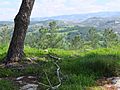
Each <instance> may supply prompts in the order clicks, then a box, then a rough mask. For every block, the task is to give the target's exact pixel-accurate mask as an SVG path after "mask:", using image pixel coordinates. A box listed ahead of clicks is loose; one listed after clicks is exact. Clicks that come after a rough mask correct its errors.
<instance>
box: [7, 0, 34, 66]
mask: <svg viewBox="0 0 120 90" xmlns="http://www.w3.org/2000/svg"><path fill="white" fill-rule="evenodd" d="M34 2H35V0H22V4H21V7H20V10H19V12H18V14H17V15H16V17H15V19H14V22H15V26H14V32H13V37H12V39H11V42H10V46H9V49H8V52H7V56H6V59H5V63H6V64H7V63H9V62H13V61H20V60H21V59H22V58H23V56H24V51H23V50H24V40H25V36H26V32H27V29H28V25H29V23H30V16H31V12H32V9H33V5H34Z"/></svg>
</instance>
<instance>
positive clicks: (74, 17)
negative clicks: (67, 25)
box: [31, 12, 120, 22]
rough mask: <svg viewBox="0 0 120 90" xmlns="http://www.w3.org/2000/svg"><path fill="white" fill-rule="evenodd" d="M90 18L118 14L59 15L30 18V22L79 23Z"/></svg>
mask: <svg viewBox="0 0 120 90" xmlns="http://www.w3.org/2000/svg"><path fill="white" fill-rule="evenodd" d="M91 17H102V18H105V17H120V12H98V13H88V14H73V15H61V16H53V17H36V18H31V21H45V20H63V21H74V22H81V21H84V20H85V19H88V18H91Z"/></svg>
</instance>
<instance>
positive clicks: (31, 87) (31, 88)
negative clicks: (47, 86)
mask: <svg viewBox="0 0 120 90" xmlns="http://www.w3.org/2000/svg"><path fill="white" fill-rule="evenodd" d="M37 87H38V85H37V84H27V85H25V86H23V87H21V89H20V90H37Z"/></svg>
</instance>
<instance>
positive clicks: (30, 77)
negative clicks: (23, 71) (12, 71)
mask: <svg viewBox="0 0 120 90" xmlns="http://www.w3.org/2000/svg"><path fill="white" fill-rule="evenodd" d="M28 78H29V79H32V78H36V77H33V76H28Z"/></svg>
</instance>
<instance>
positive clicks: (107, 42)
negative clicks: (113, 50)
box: [103, 29, 119, 48]
mask: <svg viewBox="0 0 120 90" xmlns="http://www.w3.org/2000/svg"><path fill="white" fill-rule="evenodd" d="M118 41H119V40H118V36H117V34H116V33H115V32H114V31H113V30H112V29H105V30H104V33H103V47H106V48H108V47H112V46H116V45H117V44H118Z"/></svg>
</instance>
